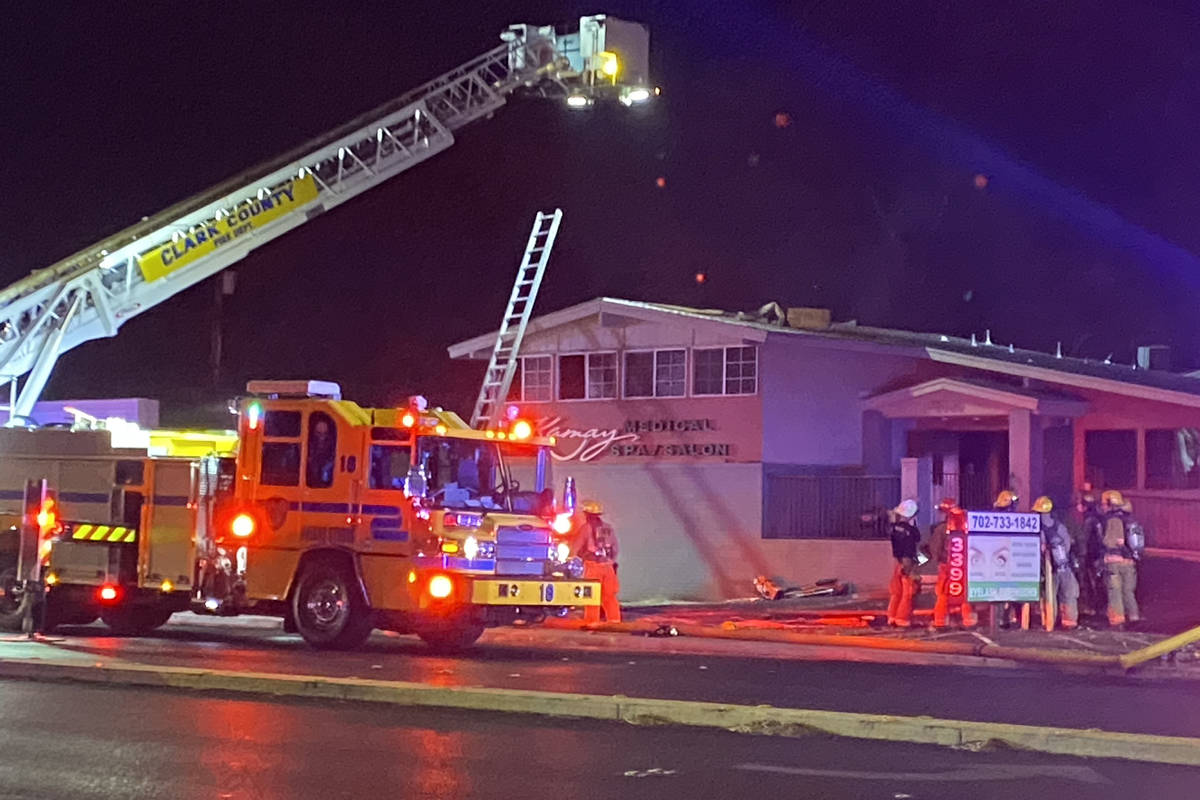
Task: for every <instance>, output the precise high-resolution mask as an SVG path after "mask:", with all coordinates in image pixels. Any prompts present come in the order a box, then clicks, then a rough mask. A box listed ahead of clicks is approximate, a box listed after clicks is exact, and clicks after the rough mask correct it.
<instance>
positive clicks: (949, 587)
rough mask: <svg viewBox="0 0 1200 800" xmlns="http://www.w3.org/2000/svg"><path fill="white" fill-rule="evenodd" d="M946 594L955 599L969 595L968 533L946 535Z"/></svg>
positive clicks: (959, 532)
mask: <svg viewBox="0 0 1200 800" xmlns="http://www.w3.org/2000/svg"><path fill="white" fill-rule="evenodd" d="M946 592H947V593H948V594H949V595H950V597H953V598H955V599H962V598H963V597H964V596H965V595H966V593H967V532H966V531H949V532H947V534H946Z"/></svg>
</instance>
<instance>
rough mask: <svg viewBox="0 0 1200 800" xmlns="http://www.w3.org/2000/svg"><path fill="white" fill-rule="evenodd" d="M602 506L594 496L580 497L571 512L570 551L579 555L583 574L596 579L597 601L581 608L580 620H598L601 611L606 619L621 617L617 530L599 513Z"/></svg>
mask: <svg viewBox="0 0 1200 800" xmlns="http://www.w3.org/2000/svg"><path fill="white" fill-rule="evenodd" d="M603 513H604V507H603V506H601V505H600V503H598V502H597V501H595V500H584V501H583V502H582V503H580V504H579V510H578V511H576V513H575V519H576V532H575V540H574V543H573V547H572V548H571V549H572V551H573V553H574V554H575V555H577V556H579V557H580V558H582V559H583V577H584V579H585V580H589V581H599V582H600V605H599V606H587V607H585V608H584V610H583V621H584V622H599V621H600V612H601V611H603V612H604V618H605V620H606V621H607V622H620V621H621V604H620V603H619V602H618V601H617V593H618V592H619V591H620V590H621V584H620V582H619V581H618V580H617V554H618V550H617V534H616V532H615V531H614V530H613V529H612V526H611V525H609V524H608V523H606V522H605V521H604V520H603V519H602V518H601V515H602V514H603Z"/></svg>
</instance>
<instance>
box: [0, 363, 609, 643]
mask: <svg viewBox="0 0 1200 800" xmlns="http://www.w3.org/2000/svg"><path fill="white" fill-rule="evenodd" d="M247 389H248V396H247V397H246V398H245V399H243V400H242V401H241V404H240V408H239V415H238V420H239V430H238V434H239V437H238V445H237V453H236V455H235V456H232V457H230V456H221V455H216V454H214V455H208V456H204V457H201V458H184V457H172V456H165V457H151V456H145V455H141V456H139V455H138V454H136V453H134V452H130V451H119V450H113V449H112V448H109V451H108V452H105V451H104V448H103V447H102V446H100V443H98V442H96V441H91V440H90V439H81V440H79V442H78V443H77V444H76V446H77V447H79V448H87V447H90V448H91V449H92V450H93V451H94V452H92V453H83V452H81V453H77V454H74V455H70V456H62V457H58V458H53V459H48V458H46V457H44V456H43V457H38V456H25V457H21V456H19V455H18V456H17V457H14V458H6V459H5V460H4V463H5V465H6V466H5V467H4V468H3V470H2V471H3V473H4V474H5V476H6V477H8V478H9V480H8V482H9V483H11V478H12V477H15V476H18V475H21V474H29V473H28V472H26V470H30V469H38V468H41V469H43V470H45V472H46V486H47V488H48V491H46V492H45V493H44V494H43V495H41V496H39V498H38V501H37V502H36V503H35V504H34V505H33V507H31V508H29V509H27V510H26V512H25V517H26V519H24V520H22V521H21V522H22V523H23V524H24V525H25V526H26V528H27V529H29V528H32V529H33V531H34V532H35V533H36V535H37V537H38V548H37V549H38V557H39V565H40V571H39V577H40V583H41V584H43V585H44V587H45V589H44V595H32V594H31V596H29V597H28V598H25V597H23V596H22V593H21V591H20V589H19V587H17V586H14V585H12V583H11V581H10V582H9V583H8V584H6V585H5V586H4V587H3V588H4V590H5V591H4V597H3V602H2V603H0V606H3V607H2V608H0V610H2V611H3V612H4V614H5V616H4V620H5V621H7V622H8V624H9V626H10V627H12V626H13V624H14V622H15V621H16V615H17V614H18V613H19V612H21V611H23V610H24V609H23V605H22V604H23V602H39V601H40V602H42V607H41V608H40V609H39V612H40V614H41V615H42V618H43V624H42V627H43V628H44V629H53V628H54V627H56V626H58V625H63V624H70V623H77V624H78V623H89V622H92V621H94V620H95V619H96V618H97V617H99V618H100V619H102V620H103V621H104V622H105V623H106V624H107V625H108V626H109V627H110V628H111V629H113V630H114V631H115V632H118V633H122V634H139V633H145V632H148V631H150V630H153V629H154V628H156V627H158V626H160V625H162V624H164V623H165V622H166V621H167V620H168V619H169V618H170V616H171V615H172V614H173V613H175V612H177V611H183V610H188V609H191V610H194V611H197V612H200V613H208V614H217V615H230V616H232V615H236V614H243V613H253V614H263V615H274V616H280V617H283V619H284V620H285V629H287V630H292V631H296V632H298V633H299V634H300V635H301V636H303V637H304V639H305V640H306V641H307V642H308V643H310V644H311V645H313V646H315V647H318V648H339V649H340V648H351V647H355V646H357V645H359V644H361V643H362V642H363V641H364V640H365V639H366V638H367V636H368V635H369V634H370V632H371V631H372V629H374V628H382V629H387V630H392V631H397V632H400V633H415V634H417V635H418V636H420V637H421V638H422V639H424V640H425V641H426V642H428V643H430V644H432V645H434V646H438V647H462V646H465V645H467V644H470V643H471V642H474V641H475V640H476V639H477V638H478V637H479V636H480V634H481V633H482V632H483V630H484V629H485V628H486V627H489V626H494V625H503V624H510V623H513V622H516V621H518V620H522V621H528V622H538V621H541V620H542V619H544V618H546V616H548V615H552V614H555V615H562V614H565V613H567V612H568V611H569V609H570V608H572V607H580V606H588V605H596V604H598V603H599V600H600V592H599V585H598V584H596V583H595V582H591V581H584V580H581V579H580V578H581V576H582V574H583V564H582V562H581V561H580V560H579V559H578V558H577V557H573V556H572V555H571V548H570V546H569V544H568V542H567V541H566V537H567V536H568V535H569V533H570V515H569V513H568V512H566V511H559V512H558V513H556V510H557V509H562V508H565V507H568V506H570V505H571V502H570V500H569V499H567V497H566V496H565V492H564V497H563V498H562V499H560V500H559V501H558V502H556V500H555V497H554V493H553V489H551V488H550V486H549V485H548V484H549V481H550V475H549V472H550V464H551V459H550V448H551V446H552V445H553V441H552V440H550V439H546V438H541V437H537V436H535V435H534V434H533V427H532V425H531V424H530V423H529V422H528V421H526V420H523V419H520V418H511V419H509V420H507V424H505V425H502V426H498V427H490V428H488V429H486V430H477V429H473V428H471V427H469V426H468V425H467V424H466V423H465V422H464V421H463V420H462V419H461V418H460V417H459V416H458V415H457V414H454V413H453V412H449V411H444V410H442V409H438V408H433V409H431V408H428V406H427V404H426V402H425V401H424V400H423V399H421V398H413V399H412V401H411V402H410V405H409V406H407V407H405V408H398V409H397V408H383V409H372V408H363V407H362V406H359V405H358V404H356V403H353V402H350V401H347V400H343V399H342V398H341V391H340V389H339V387H338V386H337V385H336V384H334V383H330V382H325V381H253V382H251V383H250V385H249V386H248V387H247ZM9 433H15V432H11V431H10V432H9ZM20 433H24V434H26V435H27V436H34V437H36V436H41V435H45V434H47V433H50V434H56V433H61V432H53V431H49V432H44V431H22V432H20ZM66 435H68V436H75V435H76V434H69V433H68V434H66ZM67 484H70V485H72V487H73V489H72V491H70V492H68V491H63V490H58V487H59V486H64V485H67ZM83 489H87V490H88V491H83ZM106 490H107V491H106ZM13 493H14V491H13V490H12V489H11V488H7V487H6V489H5V492H4V494H5V495H6V496H12V494H13ZM20 528H21V524H16V525H14V526H13V529H10V531H9V532H8V533H7V534H0V538H3V539H4V542H5V546H4V548H3V550H0V554H3V555H0V559H2V561H0V570H3V571H4V572H6V573H7V574H8V575H10V576H11V575H12V574H13V569H14V567H15V562H14V557H13V555H12V554H14V553H15V552H16V550H17V549H18V542H17V541H16V539H17V537H18V536H19V533H20ZM43 597H44V600H43Z"/></svg>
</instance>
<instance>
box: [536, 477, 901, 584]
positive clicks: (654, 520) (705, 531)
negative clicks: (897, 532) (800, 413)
mask: <svg viewBox="0 0 1200 800" xmlns="http://www.w3.org/2000/svg"><path fill="white" fill-rule="evenodd" d="M568 474H570V475H573V476H574V477H575V479H576V481H577V484H578V487H579V494H580V497H581V498H585V497H592V496H595V497H597V498H603V501H604V503H605V506H606V517H607V519H608V520H609V522H610V523H612V525H613V526H614V527H615V528H616V530H617V535H618V538H619V541H620V546H621V557H620V561H621V568H620V578H621V597H622V599H623V600H630V601H645V600H653V599H664V598H665V599H671V600H722V599H731V598H736V597H748V596H750V595H752V594H753V593H754V588H753V581H754V578H755V576H756V575H760V574H766V575H772V576H778V577H781V578H783V579H785V580H788V581H792V582H797V583H801V582H809V581H815V580H818V579H820V578H839V579H841V580H844V581H851V582H853V583H854V584H855V585H856V586H857V587H858V588H860V589H865V590H871V589H879V588H881V587H884V586H886V584H887V580H888V577H889V575H890V570H891V551H890V549H889V545H888V544H887V542H880V541H869V542H858V541H832V540H828V539H812V540H795V539H787V540H785V539H777V540H768V539H763V538H762V535H761V524H762V468H761V467H760V466H759V465H757V464H711V463H708V464H649V465H633V464H604V463H600V464H595V463H591V464H570V465H568V464H558V465H556V466H555V475H556V479H557V480H558V481H561V480H562V478H563V477H565V476H566V475H568Z"/></svg>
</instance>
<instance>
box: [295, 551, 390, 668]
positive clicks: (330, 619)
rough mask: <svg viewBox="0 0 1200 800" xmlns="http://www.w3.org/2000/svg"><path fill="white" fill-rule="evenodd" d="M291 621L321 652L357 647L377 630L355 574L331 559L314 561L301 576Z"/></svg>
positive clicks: (307, 640) (297, 585)
mask: <svg viewBox="0 0 1200 800" xmlns="http://www.w3.org/2000/svg"><path fill="white" fill-rule="evenodd" d="M292 618H293V619H294V620H295V624H296V630H297V632H298V633H299V634H300V635H301V636H302V637H304V641H306V642H308V643H309V644H310V645H311V646H313V647H316V648H318V649H320V650H350V649H353V648H355V647H358V646H360V645H361V644H362V643H363V642H365V641H366V640H367V637H368V636H370V635H371V629H372V628H373V627H374V625H373V620H372V619H371V609H370V608H369V607H368V606H367V599H366V598H365V597H364V596H363V593H362V590H361V589H360V588H359V586H358V581H357V580H355V578H354V573H353V572H352V571H351V570H350V569H349V568H348V567H347V566H345V565H342V564H338V563H336V562H335V561H331V560H328V559H321V560H319V561H312V562H310V563H309V564H308V565H306V566H305V567H304V571H303V572H301V573H300V580H299V581H298V582H297V583H296V591H295V592H293V593H292Z"/></svg>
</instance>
